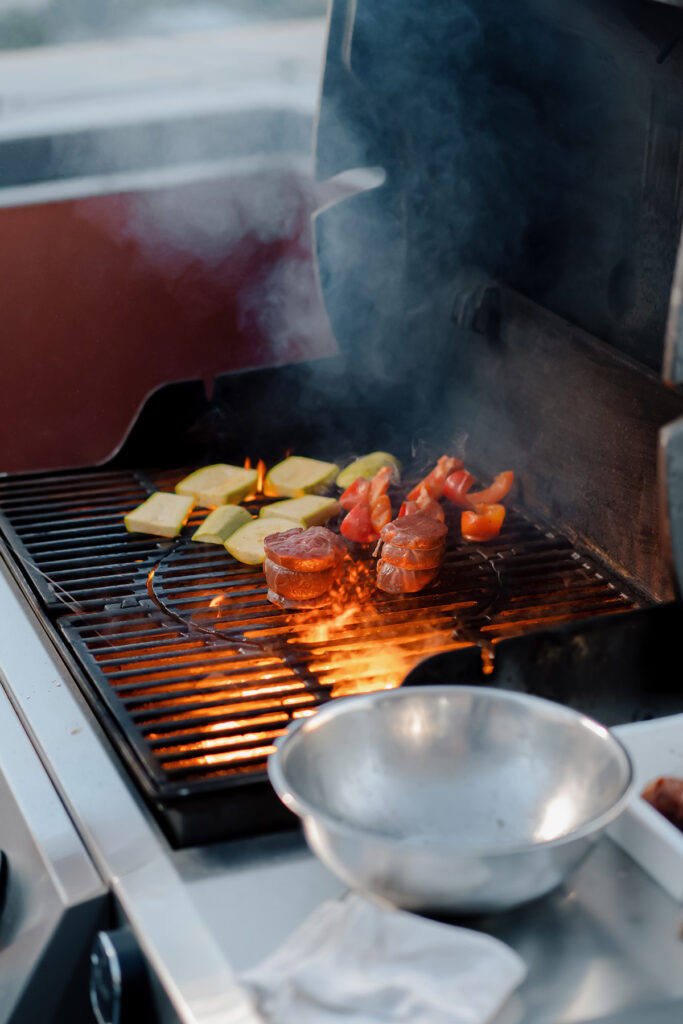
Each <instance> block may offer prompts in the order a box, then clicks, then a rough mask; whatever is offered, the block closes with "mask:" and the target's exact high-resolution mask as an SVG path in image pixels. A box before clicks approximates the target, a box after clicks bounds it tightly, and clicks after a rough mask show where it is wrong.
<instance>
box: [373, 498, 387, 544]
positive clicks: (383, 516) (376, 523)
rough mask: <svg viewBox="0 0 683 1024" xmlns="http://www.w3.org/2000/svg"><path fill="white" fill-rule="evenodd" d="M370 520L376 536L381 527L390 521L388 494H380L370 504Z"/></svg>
mask: <svg viewBox="0 0 683 1024" xmlns="http://www.w3.org/2000/svg"><path fill="white" fill-rule="evenodd" d="M370 522H371V523H372V526H373V529H375V530H376V531H377V535H378V536H379V532H380V530H381V529H382V527H383V526H386V525H387V523H390V522H391V501H390V500H389V495H388V494H380V496H379V497H378V498H377V500H376V501H375V503H374V505H371V506H370Z"/></svg>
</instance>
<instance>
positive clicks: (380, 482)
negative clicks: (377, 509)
mask: <svg viewBox="0 0 683 1024" xmlns="http://www.w3.org/2000/svg"><path fill="white" fill-rule="evenodd" d="M392 473H393V469H392V467H391V466H382V468H381V469H378V470H377V472H376V473H375V475H374V476H373V478H372V480H370V496H369V501H370V508H374V506H375V503H376V502H377V499H378V498H381V497H382V495H384V494H386V493H387V491H388V490H389V484H390V483H391V474H392Z"/></svg>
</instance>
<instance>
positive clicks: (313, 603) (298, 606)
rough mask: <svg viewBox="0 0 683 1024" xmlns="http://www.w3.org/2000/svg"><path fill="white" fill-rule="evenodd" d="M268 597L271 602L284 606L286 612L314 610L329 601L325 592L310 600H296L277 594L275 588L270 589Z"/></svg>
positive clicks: (279, 606) (280, 606)
mask: <svg viewBox="0 0 683 1024" xmlns="http://www.w3.org/2000/svg"><path fill="white" fill-rule="evenodd" d="M266 597H267V598H268V600H269V601H270V602H271V604H276V605H277V606H278V608H283V609H284V610H285V611H286V612H294V611H303V610H306V609H308V610H309V611H310V610H313V609H317V608H322V607H324V605H325V604H326V603H327V600H328V599H327V597H326V596H325V595H324V594H323V596H322V597H314V598H312V599H311V600H310V601H294V600H293V599H292V598H290V597H282V596H281V595H280V594H276V593H275V591H274V590H270V589H268V591H267V592H266Z"/></svg>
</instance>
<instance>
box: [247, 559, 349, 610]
mask: <svg viewBox="0 0 683 1024" xmlns="http://www.w3.org/2000/svg"><path fill="white" fill-rule="evenodd" d="M263 569H264V571H265V574H266V581H267V583H268V586H269V587H270V589H271V590H274V591H275V593H276V594H279V595H280V596H281V597H287V598H290V599H291V600H293V601H310V600H311V599H312V598H314V597H320V596H321V594H326V593H327V591H328V590H329V589H330V587H331V586H332V584H333V583H334V581H335V579H336V578H337V573H338V566H336V565H335V566H333V567H332V568H331V569H321V570H320V571H319V572H297V571H296V570H295V569H285V568H284V567H283V566H281V565H277V564H276V563H275V562H271V560H270V559H269V558H266V560H265V562H264V563H263Z"/></svg>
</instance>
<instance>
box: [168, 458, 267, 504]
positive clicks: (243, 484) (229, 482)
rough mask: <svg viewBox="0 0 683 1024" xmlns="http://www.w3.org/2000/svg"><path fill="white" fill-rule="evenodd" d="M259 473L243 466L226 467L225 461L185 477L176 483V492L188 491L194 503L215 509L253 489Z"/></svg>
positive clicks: (234, 501)
mask: <svg viewBox="0 0 683 1024" xmlns="http://www.w3.org/2000/svg"><path fill="white" fill-rule="evenodd" d="M257 480H258V473H257V471H256V470H255V469H244V467H243V466H229V465H227V464H226V463H224V462H220V463H216V464H215V465H213V466H204V467H203V468H202V469H196V470H195V471H194V473H190V475H189V476H186V477H184V479H182V480H180V481H179V483H177V484H176V487H175V490H176V494H187V495H190V497H192V498H194V500H195V502H196V503H197V505H204V506H205V507H207V508H217V507H218V506H219V505H227V504H232V505H236V504H237V503H238V502H240V501H241V500H242V498H245V497H246V496H247V494H249V493H250V492H251V491H253V490H255V488H256V482H257Z"/></svg>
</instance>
